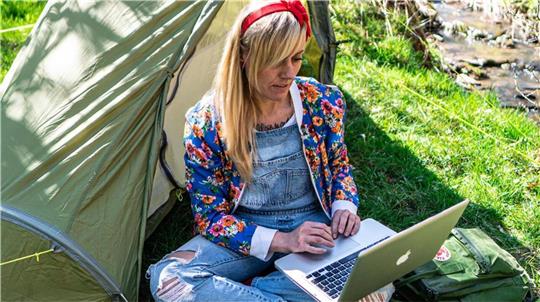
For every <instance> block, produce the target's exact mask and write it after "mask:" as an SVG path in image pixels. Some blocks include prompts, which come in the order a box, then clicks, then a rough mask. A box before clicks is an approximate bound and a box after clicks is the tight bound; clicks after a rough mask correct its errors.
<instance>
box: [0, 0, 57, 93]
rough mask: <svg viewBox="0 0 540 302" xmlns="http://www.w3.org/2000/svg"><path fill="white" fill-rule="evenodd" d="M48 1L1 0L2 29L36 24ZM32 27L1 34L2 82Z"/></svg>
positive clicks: (0, 19) (0, 74)
mask: <svg viewBox="0 0 540 302" xmlns="http://www.w3.org/2000/svg"><path fill="white" fill-rule="evenodd" d="M46 3H47V2H46V1H35V0H32V1H13V0H8V1H5V0H2V1H1V2H0V30H5V29H10V28H14V27H19V26H24V25H28V24H34V23H35V22H36V21H37V19H38V17H39V14H41V11H42V10H43V8H44V7H45V4H46ZM31 30H32V27H29V28H24V29H21V30H15V31H9V32H5V33H1V34H0V49H1V53H2V57H1V58H2V64H1V68H0V82H1V81H3V80H4V77H5V76H6V73H7V72H8V70H9V67H10V66H11V64H12V63H13V60H15V56H16V55H17V53H18V52H19V50H20V49H21V47H22V46H23V45H24V43H25V41H26V37H27V36H28V34H29V33H30V31H31Z"/></svg>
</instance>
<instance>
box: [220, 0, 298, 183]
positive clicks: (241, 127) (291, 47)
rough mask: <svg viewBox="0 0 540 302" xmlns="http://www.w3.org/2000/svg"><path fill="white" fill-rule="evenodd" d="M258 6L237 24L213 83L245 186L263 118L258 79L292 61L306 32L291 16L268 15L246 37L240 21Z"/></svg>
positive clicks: (227, 140)
mask: <svg viewBox="0 0 540 302" xmlns="http://www.w3.org/2000/svg"><path fill="white" fill-rule="evenodd" d="M267 3H268V2H266V3H263V4H262V5H264V4H267ZM259 7H261V3H260V1H257V2H256V3H255V5H251V6H248V7H247V8H246V9H244V10H243V11H242V12H241V13H240V15H239V17H238V18H237V19H236V21H235V23H234V25H233V27H232V29H231V31H230V32H229V35H228V37H227V41H226V43H225V48H224V51H223V55H222V58H221V61H220V64H219V67H218V69H217V74H216V77H215V79H214V91H215V97H214V102H215V105H216V107H217V108H218V112H219V114H220V116H221V119H222V133H223V137H224V138H225V144H226V151H227V154H228V156H229V157H230V158H231V159H232V161H233V163H234V164H235V166H236V169H237V170H238V172H239V173H240V176H241V178H242V180H243V181H244V182H247V183H250V182H251V178H252V173H253V157H254V154H256V140H255V132H254V128H255V125H256V122H257V118H258V116H259V114H260V110H259V106H258V103H257V102H258V101H257V99H258V91H260V89H259V86H258V81H257V75H258V73H259V71H260V70H261V69H264V68H266V67H271V66H275V65H277V64H278V63H280V62H281V61H283V60H285V59H286V58H287V57H289V56H291V55H292V54H293V53H294V51H295V50H297V49H298V48H299V47H300V45H302V43H303V42H304V41H305V38H306V27H305V26H304V27H302V28H300V25H299V24H298V21H296V19H295V18H294V16H293V14H292V13H290V12H278V13H273V14H270V15H267V16H264V17H262V18H261V19H259V20H257V21H256V22H254V23H253V24H252V25H251V26H250V27H249V28H248V29H247V30H246V32H245V33H244V35H243V36H242V35H241V25H242V21H243V20H244V18H245V17H246V16H247V15H248V14H249V13H250V12H252V11H254V10H255V9H257V8H259ZM243 57H244V58H245V59H246V61H245V62H244V61H243V60H242V58H243ZM244 66H245V68H244Z"/></svg>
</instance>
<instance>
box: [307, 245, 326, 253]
mask: <svg viewBox="0 0 540 302" xmlns="http://www.w3.org/2000/svg"><path fill="white" fill-rule="evenodd" d="M305 251H306V252H308V253H310V254H317V255H320V254H324V253H326V250H325V249H323V248H320V247H314V246H310V245H308V246H307V247H306V248H305Z"/></svg>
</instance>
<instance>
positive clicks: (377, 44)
mask: <svg viewBox="0 0 540 302" xmlns="http://www.w3.org/2000/svg"><path fill="white" fill-rule="evenodd" d="M333 8H334V10H335V18H334V21H335V23H334V26H335V31H336V35H337V38H338V40H352V41H351V42H350V43H345V44H342V45H341V46H340V52H339V57H338V60H337V66H336V76H335V82H336V83H338V84H339V85H340V86H341V88H342V90H343V91H344V92H346V94H347V100H348V103H347V104H348V107H349V111H348V123H347V128H346V131H347V135H346V141H347V145H348V147H349V151H350V156H351V161H352V163H353V165H354V166H355V176H356V177H355V180H356V182H357V184H358V186H359V188H360V194H361V197H362V200H363V201H364V202H363V203H362V206H361V208H360V213H361V214H362V215H363V216H365V217H376V218H377V219H381V220H382V221H384V222H385V223H387V224H388V225H390V226H393V227H394V228H396V229H403V228H405V227H407V226H409V225H411V224H413V223H415V222H418V221H419V220H421V219H423V218H425V217H427V216H429V215H432V214H434V213H435V212H437V211H439V210H441V209H443V208H445V207H447V206H448V205H450V204H454V203H456V202H458V201H460V200H462V199H464V198H468V199H470V200H471V202H472V204H471V206H470V207H469V208H468V209H467V211H466V212H465V214H464V217H463V219H462V221H461V222H460V225H461V226H466V227H480V228H481V229H483V230H484V231H486V232H487V233H488V234H489V235H490V236H492V238H494V239H495V240H496V241H497V242H498V243H499V244H500V245H501V246H503V247H504V248H505V249H507V250H508V251H510V252H511V253H512V254H513V255H514V256H516V258H517V259H518V260H519V262H520V263H521V264H522V265H523V266H524V267H525V268H526V269H527V271H528V272H529V274H530V275H531V277H532V278H533V280H534V283H535V285H536V287H537V288H538V286H539V285H540V274H539V272H538V270H539V267H540V129H539V128H538V126H537V125H535V124H534V123H533V122H532V121H530V120H528V119H527V118H526V117H525V115H524V114H523V113H522V112H518V111H512V110H508V109H504V110H503V109H500V108H499V106H498V101H497V98H496V97H495V95H493V94H489V93H468V92H464V91H463V90H462V89H461V88H460V87H458V86H457V85H455V84H454V82H453V80H452V79H451V78H450V77H448V76H447V75H445V74H441V73H438V72H436V71H435V70H433V69H428V68H425V67H422V63H423V60H422V59H423V56H422V54H421V53H418V52H416V51H414V50H413V45H414V41H412V40H411V39H409V38H408V37H409V36H410V31H409V30H408V29H407V28H406V26H404V24H405V23H406V20H405V18H404V17H403V15H395V14H389V15H388V17H387V18H385V17H384V16H383V15H382V14H380V13H379V12H377V11H376V10H375V9H374V8H373V7H372V6H370V5H369V4H366V3H364V4H362V5H358V6H356V7H353V5H351V3H349V2H341V3H338V4H334V5H333ZM358 24H363V25H364V26H363V27H358Z"/></svg>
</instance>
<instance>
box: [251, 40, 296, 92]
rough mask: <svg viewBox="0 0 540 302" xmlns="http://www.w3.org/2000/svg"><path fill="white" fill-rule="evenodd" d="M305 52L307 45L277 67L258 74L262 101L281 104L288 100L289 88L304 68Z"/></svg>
mask: <svg viewBox="0 0 540 302" xmlns="http://www.w3.org/2000/svg"><path fill="white" fill-rule="evenodd" d="M304 50H305V44H304V45H302V47H301V48H300V49H297V50H296V51H295V53H293V54H291V55H290V56H288V57H287V58H285V60H283V61H281V62H279V63H278V64H277V65H276V66H270V67H266V68H263V69H261V70H260V71H259V73H258V74H257V81H258V84H259V91H258V94H259V97H260V98H261V99H262V101H276V102H279V101H284V100H286V99H287V98H288V93H289V88H290V87H291V84H292V83H293V81H294V77H296V75H297V74H298V72H299V71H300V67H301V66H302V55H303V54H304Z"/></svg>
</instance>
